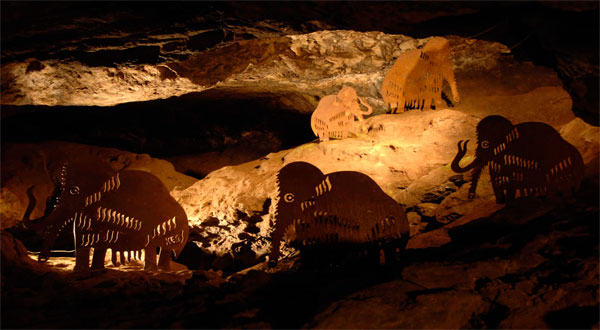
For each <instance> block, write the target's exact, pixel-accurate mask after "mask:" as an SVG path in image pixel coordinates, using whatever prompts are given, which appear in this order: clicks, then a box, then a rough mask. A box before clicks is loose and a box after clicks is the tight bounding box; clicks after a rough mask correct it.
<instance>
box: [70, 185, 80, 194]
mask: <svg viewBox="0 0 600 330" xmlns="http://www.w3.org/2000/svg"><path fill="white" fill-rule="evenodd" d="M69 194H71V195H79V187H77V186H73V187H71V189H69Z"/></svg>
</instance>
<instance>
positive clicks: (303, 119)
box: [2, 91, 314, 177]
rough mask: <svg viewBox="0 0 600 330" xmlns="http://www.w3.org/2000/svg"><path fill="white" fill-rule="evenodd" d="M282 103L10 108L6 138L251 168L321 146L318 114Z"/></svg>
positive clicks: (206, 97)
mask: <svg viewBox="0 0 600 330" xmlns="http://www.w3.org/2000/svg"><path fill="white" fill-rule="evenodd" d="M278 100H279V96H276V95H273V94H267V93H265V94H261V95H249V94H246V95H245V94H243V93H241V92H240V93H236V94H228V92H225V93H223V92H222V91H219V92H213V91H207V92H199V93H191V94H187V95H183V96H180V97H171V98H168V99H161V100H155V101H146V102H133V103H126V104H120V105H117V106H113V107H98V106H88V107H79V106H4V107H3V108H2V116H3V118H2V139H3V142H5V143H10V142H16V143H39V142H43V141H50V140H59V141H68V142H75V143H81V144H88V145H95V146H101V147H110V148H116V149H120V150H124V151H129V152H133V153H138V154H141V153H145V154H149V155H150V156H152V157H156V158H169V157H185V156H187V155H198V154H204V153H217V154H223V153H227V154H230V155H231V158H237V159H243V160H245V161H250V160H253V159H257V158H260V157H262V156H264V155H266V154H268V153H270V152H276V151H279V150H281V149H287V148H291V147H294V146H297V145H300V144H303V143H306V142H309V141H312V140H314V135H313V133H312V132H311V131H310V125H309V122H310V115H308V114H304V113H301V112H298V111H295V110H294V109H285V108H282V106H281V104H280V103H279V101H278ZM187 174H190V175H192V176H195V177H199V176H200V177H201V176H202V173H194V172H193V171H192V172H190V173H187Z"/></svg>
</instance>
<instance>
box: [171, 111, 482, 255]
mask: <svg viewBox="0 0 600 330" xmlns="http://www.w3.org/2000/svg"><path fill="white" fill-rule="evenodd" d="M476 122H477V118H474V117H472V116H468V115H464V114H462V113H460V112H457V111H453V110H439V111H430V112H423V113H421V112H408V113H404V114H400V115H381V116H375V117H371V118H369V119H367V120H366V121H365V123H366V125H367V127H369V132H367V133H366V134H359V135H358V136H357V137H355V138H348V139H344V140H330V141H326V142H321V143H307V144H304V145H302V146H299V147H297V148H294V149H290V150H284V151H280V152H277V153H271V154H269V155H267V156H266V157H263V158H261V159H259V160H256V161H252V162H249V163H245V164H241V165H238V166H227V167H224V168H222V169H219V170H217V171H214V172H211V173H210V174H209V175H207V176H206V177H205V178H204V179H202V180H200V181H198V182H196V183H195V184H193V185H192V186H190V187H189V188H187V189H185V190H175V191H174V192H173V193H172V194H173V196H174V197H175V198H176V199H177V200H178V202H179V203H180V204H181V205H182V206H183V208H184V209H185V210H186V213H187V215H188V219H189V221H190V224H191V225H192V226H200V225H201V224H202V223H203V222H204V221H207V220H208V219H214V218H216V219H218V221H219V228H215V229H214V230H217V231H216V232H210V233H209V232H205V233H200V235H203V236H208V235H210V236H211V237H214V238H213V242H212V244H211V245H210V246H209V247H205V246H203V248H206V249H207V250H208V251H210V252H212V253H217V254H218V255H225V254H229V253H230V251H231V246H232V245H233V244H235V243H237V242H240V241H241V239H240V238H239V236H240V235H241V234H242V233H243V232H244V228H243V226H239V225H237V224H236V222H237V221H239V219H240V214H242V217H243V216H244V215H245V216H252V215H260V217H261V218H262V219H263V220H262V221H261V222H259V223H257V228H258V231H257V232H255V233H246V234H247V235H249V236H250V237H252V239H253V240H254V243H253V245H252V249H253V251H255V253H256V255H258V256H260V255H264V254H265V253H266V252H268V249H269V242H268V240H269V238H270V233H269V232H270V230H271V229H272V225H273V221H274V212H275V205H276V204H277V198H278V197H277V196H276V185H275V175H276V173H277V172H278V171H279V169H280V168H281V167H283V166H284V165H285V164H288V163H290V162H294V161H308V162H310V163H312V164H314V165H315V166H317V167H318V168H320V169H321V170H322V171H323V173H329V172H335V171H359V172H362V173H365V174H367V175H369V176H370V177H371V178H373V180H375V181H376V182H377V183H378V184H379V185H380V186H381V188H382V189H383V190H384V191H385V192H386V193H387V194H388V195H390V196H391V197H393V198H395V199H396V200H399V201H400V202H401V196H402V195H401V192H402V189H404V188H406V187H407V186H409V184H411V183H412V182H413V181H415V180H417V179H419V178H420V177H423V176H425V175H426V174H428V173H429V172H431V171H432V170H433V169H437V168H440V167H442V166H445V165H446V164H448V163H450V161H451V160H452V158H453V156H454V154H455V152H456V150H455V148H456V141H457V140H460V139H465V138H469V136H470V134H474V132H473V130H474V127H475V125H476ZM444 173H446V174H447V175H450V173H449V172H448V171H444ZM432 189H433V190H435V189H434V188H432ZM267 200H269V201H270V208H269V209H268V210H264V207H265V203H266V201H267ZM415 203H418V202H415ZM211 230H213V229H211ZM242 237H247V236H246V235H242Z"/></svg>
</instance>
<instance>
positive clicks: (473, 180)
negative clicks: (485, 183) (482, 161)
mask: <svg viewBox="0 0 600 330" xmlns="http://www.w3.org/2000/svg"><path fill="white" fill-rule="evenodd" d="M482 169H483V166H479V167H476V168H475V169H474V170H473V171H472V172H471V187H469V199H473V198H475V191H476V190H477V183H478V182H479V177H480V176H481V170H482Z"/></svg>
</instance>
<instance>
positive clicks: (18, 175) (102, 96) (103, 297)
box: [0, 1, 600, 328]
mask: <svg viewBox="0 0 600 330" xmlns="http://www.w3.org/2000/svg"><path fill="white" fill-rule="evenodd" d="M36 6H41V5H38V4H36V3H24V4H20V3H17V2H3V3H2V48H1V53H2V54H1V55H2V64H1V67H0V70H1V103H2V106H3V110H2V122H3V124H2V132H3V133H2V134H3V135H2V167H1V169H2V177H1V191H0V218H1V223H0V226H1V229H2V232H1V234H2V235H1V245H2V248H1V249H0V252H1V257H2V260H1V262H2V274H1V275H2V280H1V281H0V284H1V288H2V302H3V303H2V313H1V317H2V324H3V326H4V327H6V328H87V327H90V324H91V325H93V326H94V327H98V328H598V327H599V326H600V325H599V323H598V322H599V316H600V315H599V313H598V310H599V305H598V302H599V298H598V293H599V292H600V290H599V283H600V278H599V275H598V274H599V273H600V268H599V267H600V266H599V263H598V260H599V258H598V257H599V251H598V242H599V237H598V233H599V228H598V209H599V206H598V198H599V197H598V187H599V182H600V181H599V178H598V176H599V175H598V172H599V166H600V164H599V160H598V159H599V152H598V151H599V150H600V132H599V129H598V56H597V54H598V40H599V38H598V31H599V30H600V29H598V24H597V21H598V18H597V16H598V15H597V10H598V4H597V3H593V2H588V3H579V4H577V3H575V4H573V3H568V4H567V3H565V2H557V1H546V2H537V3H523V4H520V3H519V4H516V3H501V4H500V3H498V4H492V5H488V4H483V3H469V4H466V3H452V2H443V3H437V2H426V3H423V4H421V3H418V2H390V3H382V2H373V3H367V2H364V3H363V2H347V3H338V2H306V3H305V2H303V3H297V4H295V6H290V5H289V4H287V3H285V4H284V3H276V2H275V3H266V4H259V5H256V3H253V2H248V3H245V2H237V3H229V2H227V3H204V2H200V3H193V2H187V3H186V2H175V3H168V4H167V3H155V4H152V5H151V4H150V3H143V4H142V3H139V4H138V3H136V4H126V5H123V6H122V5H121V4H113V3H106V5H105V6H100V5H98V6H94V7H93V10H92V11H90V8H91V7H90V6H89V4H83V3H82V4H77V3H51V4H49V5H45V6H42V7H44V10H40V9H39V8H40V7H36ZM36 10H37V11H36ZM38 12H39V13H43V15H32V14H33V13H38ZM594 15H595V16H594ZM592 16H593V17H592ZM257 17H260V18H257ZM429 23H435V24H429ZM431 36H444V37H445V38H447V39H448V40H449V42H450V48H451V61H452V64H453V68H454V71H455V75H456V80H457V83H458V91H459V93H460V96H461V101H460V102H459V103H456V104H453V103H451V102H450V101H448V102H447V104H446V105H444V106H442V107H441V109H437V110H435V111H426V112H416V111H413V112H406V113H402V114H397V115H390V114H386V113H387V109H386V108H385V107H384V104H383V101H382V100H381V95H380V86H381V82H382V80H383V77H384V76H385V74H386V72H387V70H389V69H390V68H391V67H392V65H393V64H394V61H395V60H396V58H397V57H398V56H399V55H400V54H401V53H402V52H404V51H407V50H411V49H418V48H420V47H422V46H423V45H424V44H425V43H426V42H427V40H428V38H429V37H431ZM344 85H350V86H352V87H354V88H355V89H356V90H357V92H358V94H359V95H360V96H362V97H364V98H365V99H366V100H367V102H368V103H369V104H371V105H372V106H373V108H374V113H373V115H371V116H370V117H369V118H367V119H366V120H365V124H366V126H365V127H366V128H367V130H366V131H365V132H362V133H359V134H356V135H353V136H352V137H350V138H348V139H345V140H332V141H327V142H321V143H318V142H316V141H312V142H311V140H312V139H313V138H314V137H313V136H312V134H311V132H310V128H309V125H308V118H309V116H310V114H311V112H312V111H313V110H314V109H315V107H316V106H317V104H318V102H319V100H320V99H321V98H322V97H323V96H325V95H329V94H334V93H336V92H337V91H338V90H339V89H340V88H341V87H342V86H344ZM443 90H444V92H445V93H446V94H449V88H448V86H444V89H443ZM491 114H499V115H502V116H505V117H507V118H508V119H510V120H511V121H512V122H513V123H521V122H524V121H543V122H546V123H548V124H550V125H551V126H553V127H554V128H555V129H556V130H557V131H559V132H560V134H561V135H562V136H563V138H565V139H566V140H567V141H568V142H570V143H571V144H573V145H574V146H575V147H576V148H577V149H578V150H579V152H580V153H581V154H582V156H583V159H584V163H585V177H584V181H583V184H582V187H581V190H580V191H579V192H578V193H576V194H575V195H574V196H572V197H569V198H549V199H545V200H544V199H520V200H517V201H516V202H515V203H513V204H511V205H504V204H497V203H496V202H495V198H494V195H493V192H492V188H491V184H490V182H489V174H488V171H487V170H484V171H483V174H482V176H481V178H480V181H479V185H478V188H477V194H476V198H475V199H469V198H468V196H467V192H468V189H469V186H470V182H469V181H470V180H471V178H470V176H469V174H468V173H464V174H456V173H454V172H453V171H452V170H451V169H450V168H449V165H448V164H449V163H450V162H451V161H452V159H453V157H454V155H455V154H456V152H457V142H458V141H459V140H466V139H469V140H471V141H474V140H476V137H475V126H476V124H477V123H478V121H479V120H480V119H481V118H483V117H485V116H487V115H491ZM121 115H122V116H121ZM71 126H72V127H74V128H72V127H71ZM7 132H8V133H7ZM50 140H60V141H53V142H50ZM64 141H72V142H64ZM73 142H78V143H73ZM473 145H474V143H473V142H471V143H470V144H469V147H470V149H469V150H468V153H467V155H466V156H465V157H464V159H463V162H464V163H463V164H462V165H463V166H464V164H466V163H468V162H470V161H471V160H472V159H473V154H474V150H473V147H472V146H473ZM100 146H104V147H100ZM108 147H112V148H108ZM89 156H99V157H100V158H102V159H104V160H105V161H107V162H108V163H109V164H111V166H113V167H114V168H115V169H117V170H118V169H122V168H131V169H142V170H146V171H149V172H151V173H153V174H155V175H156V176H158V177H159V178H160V179H161V180H162V182H163V183H165V185H166V186H167V188H168V189H169V190H170V191H171V194H172V195H173V196H174V197H175V198H176V199H177V200H178V201H179V202H180V203H181V204H182V206H183V207H184V209H185V211H186V213H187V215H188V218H189V219H190V225H191V231H190V236H189V240H188V244H187V246H186V248H185V249H184V250H183V252H182V254H181V255H180V256H179V258H178V259H177V262H178V263H180V264H181V265H178V266H177V269H178V270H175V271H172V272H160V273H154V272H143V271H141V270H140V268H141V265H140V264H139V263H133V264H129V265H122V266H120V267H117V268H115V267H110V266H109V267H107V269H106V270H104V271H97V272H91V273H72V272H71V269H72V267H73V263H74V258H73V256H72V253H70V252H69V251H54V252H53V255H52V258H51V259H50V261H49V262H48V263H45V264H42V263H38V262H37V261H36V260H35V259H36V256H35V254H36V253H35V251H37V248H39V239H38V238H36V237H34V236H35V235H34V234H33V233H31V232H28V231H27V230H26V229H24V228H23V227H22V226H19V223H20V222H21V221H22V219H23V218H30V219H33V218H39V217H41V216H43V215H44V212H45V211H46V201H47V199H48V197H50V196H51V194H52V192H53V190H54V184H53V183H54V182H55V178H56V172H57V170H58V169H59V168H60V166H61V165H62V162H63V161H65V160H68V159H70V158H72V157H89ZM162 158H164V159H166V160H163V159H162ZM293 161H309V162H311V163H313V164H315V165H316V166H318V167H319V168H320V169H321V170H322V171H323V172H324V173H329V172H333V171H341V170H353V171H360V172H363V173H365V174H367V175H369V176H370V177H372V178H373V179H374V180H375V181H376V182H377V183H378V184H379V185H380V186H381V188H382V189H383V190H384V191H385V192H386V193H387V194H389V195H390V196H391V197H393V198H394V199H395V200H396V201H397V202H398V203H400V204H401V205H402V206H403V207H404V208H405V210H406V212H407V216H408V219H409V223H410V239H409V242H408V245H407V249H406V250H405V251H404V253H403V255H402V261H401V262H400V263H399V264H392V265H385V266H383V265H373V264H367V263H366V262H364V261H362V260H352V261H351V262H349V263H344V262H339V263H338V262H337V261H334V262H328V263H327V264H314V263H312V262H311V260H309V259H308V258H305V257H306V256H303V255H301V254H300V255H299V254H298V253H297V252H298V251H294V250H293V249H291V248H289V247H287V246H286V247H284V251H283V252H284V253H282V256H283V258H282V259H281V260H280V262H279V264H278V266H277V267H275V268H268V267H267V265H266V262H265V255H266V254H267V253H268V252H269V250H270V246H271V241H270V232H271V231H272V229H273V226H274V223H275V221H276V219H275V218H274V214H275V207H276V205H277V202H278V201H277V189H276V186H275V174H276V173H277V171H278V170H279V169H280V168H281V167H283V166H284V165H285V164H288V163H290V162H293ZM183 172H185V173H186V174H191V175H194V176H195V178H192V177H189V176H186V175H184V174H181V173H183ZM69 236H72V235H70V234H69V233H67V232H64V233H63V235H61V236H60V237H59V239H58V240H57V244H56V246H55V249H56V250H63V249H64V250H70V249H72V246H73V245H72V237H69ZM24 315H26V317H24Z"/></svg>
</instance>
